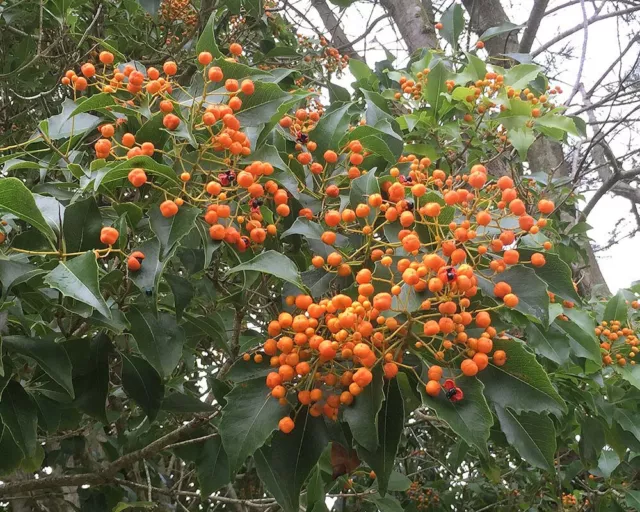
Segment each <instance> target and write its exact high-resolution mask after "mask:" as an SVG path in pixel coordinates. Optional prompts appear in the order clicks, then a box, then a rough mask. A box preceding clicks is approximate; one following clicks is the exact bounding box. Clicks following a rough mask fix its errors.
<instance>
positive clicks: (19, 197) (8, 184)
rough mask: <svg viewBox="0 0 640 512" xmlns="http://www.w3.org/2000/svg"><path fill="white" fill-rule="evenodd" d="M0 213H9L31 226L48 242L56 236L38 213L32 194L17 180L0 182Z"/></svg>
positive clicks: (6, 179)
mask: <svg viewBox="0 0 640 512" xmlns="http://www.w3.org/2000/svg"><path fill="white" fill-rule="evenodd" d="M0 213H10V214H12V215H15V216H16V217H18V218H19V219H20V220H23V221H25V222H26V223H27V224H29V225H31V226H33V227H34V228H36V229H37V230H38V231H40V232H41V233H42V234H43V235H44V236H46V237H47V238H48V239H49V240H55V239H56V236H55V233H54V232H53V230H52V229H51V227H50V226H49V224H47V221H46V220H45V219H44V217H43V216H42V213H40V210H39V209H38V206H37V205H36V202H35V199H34V197H33V194H32V193H31V192H30V191H29V189H28V188H27V187H26V186H25V185H24V183H22V181H20V180H19V179H18V178H6V177H5V178H2V180H0Z"/></svg>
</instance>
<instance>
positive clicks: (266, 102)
mask: <svg viewBox="0 0 640 512" xmlns="http://www.w3.org/2000/svg"><path fill="white" fill-rule="evenodd" d="M238 97H239V98H240V99H241V100H242V108H241V109H240V110H239V111H238V112H236V114H235V116H236V117H237V118H238V120H239V121H240V123H241V124H242V126H261V125H263V124H264V123H267V122H268V121H269V120H270V119H271V117H272V116H273V115H274V114H275V113H276V112H277V111H278V109H279V108H280V105H282V104H283V103H284V102H285V101H287V100H289V99H290V98H291V95H290V94H289V93H286V92H284V91H283V90H282V89H280V86H279V85H278V84H274V83H268V82H263V81H258V80H256V82H255V91H254V92H253V94H251V95H250V96H247V95H246V94H244V93H240V94H239V95H238Z"/></svg>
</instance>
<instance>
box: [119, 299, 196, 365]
mask: <svg viewBox="0 0 640 512" xmlns="http://www.w3.org/2000/svg"><path fill="white" fill-rule="evenodd" d="M127 320H128V321H129V323H130V324H131V328H130V331H131V334H132V335H133V337H134V338H135V339H136V343H137V344H138V348H139V349H140V352H142V355H143V356H144V357H145V359H146V360H147V361H149V363H150V364H151V366H153V367H154V368H155V369H156V370H157V371H158V373H159V374H160V375H161V376H163V377H168V376H169V375H171V372H173V370H174V368H175V367H176V365H177V364H178V362H179V361H180V357H181V356H182V345H183V344H184V331H183V330H182V328H181V327H180V326H179V325H178V324H177V322H176V319H175V317H174V316H173V315H171V314H168V313H164V312H162V313H158V315H157V316H156V315H155V314H154V313H153V312H152V311H150V310H148V309H140V308H139V307H137V306H132V307H131V309H130V310H129V312H128V313H127Z"/></svg>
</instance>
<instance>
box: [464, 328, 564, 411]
mask: <svg viewBox="0 0 640 512" xmlns="http://www.w3.org/2000/svg"><path fill="white" fill-rule="evenodd" d="M493 348H494V350H504V351H505V352H506V353H507V362H506V363H505V364H504V365H503V366H495V365H494V364H493V363H490V364H489V366H487V368H486V369H485V370H483V371H482V372H480V373H479V374H478V377H479V379H480V380H481V381H482V382H483V383H484V394H485V396H486V397H487V399H488V400H489V401H491V402H492V403H494V404H496V405H497V406H500V407H502V408H507V407H508V408H510V409H513V411H514V412H516V413H518V414H519V413H521V412H539V413H543V412H544V413H546V412H550V413H552V414H554V415H556V416H557V417H560V416H562V415H563V414H564V413H565V412H566V410H567V407H566V405H565V403H564V400H562V398H561V397H560V395H559V394H558V393H557V391H556V390H555V389H554V388H553V386H552V385H551V382H550V381H549V377H548V376H547V373H546V372H545V371H544V369H543V368H542V366H541V365H540V363H538V361H537V360H536V357H535V356H534V355H533V354H532V353H531V352H529V351H528V350H527V349H526V348H525V345H524V343H523V342H522V341H520V340H518V339H516V338H510V339H501V338H496V339H495V340H494V342H493ZM465 395H466V393H465ZM465 398H466V396H465Z"/></svg>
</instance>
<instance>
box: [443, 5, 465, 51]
mask: <svg viewBox="0 0 640 512" xmlns="http://www.w3.org/2000/svg"><path fill="white" fill-rule="evenodd" d="M440 22H441V23H442V29H441V30H440V34H441V35H442V37H444V38H445V40H446V41H447V43H449V44H450V45H451V46H452V47H453V51H454V52H455V51H456V50H457V49H458V39H459V38H460V34H462V31H463V30H464V24H465V23H464V13H463V11H462V6H461V5H460V4H459V3H457V2H454V3H452V4H451V5H450V6H449V7H448V8H447V10H446V11H444V12H443V13H442V16H441V17H440Z"/></svg>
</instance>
